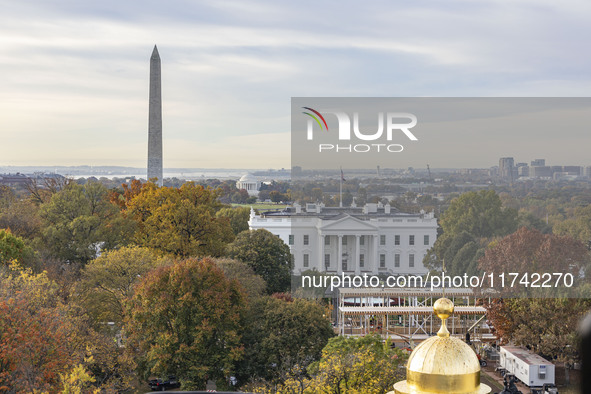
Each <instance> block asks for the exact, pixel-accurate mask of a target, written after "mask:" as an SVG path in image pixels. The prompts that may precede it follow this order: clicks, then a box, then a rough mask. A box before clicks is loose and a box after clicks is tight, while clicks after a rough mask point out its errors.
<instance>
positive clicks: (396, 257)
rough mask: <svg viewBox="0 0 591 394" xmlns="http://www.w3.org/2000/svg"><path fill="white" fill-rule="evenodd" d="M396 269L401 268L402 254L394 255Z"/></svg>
mask: <svg viewBox="0 0 591 394" xmlns="http://www.w3.org/2000/svg"><path fill="white" fill-rule="evenodd" d="M394 267H396V268H400V253H396V254H395V255H394Z"/></svg>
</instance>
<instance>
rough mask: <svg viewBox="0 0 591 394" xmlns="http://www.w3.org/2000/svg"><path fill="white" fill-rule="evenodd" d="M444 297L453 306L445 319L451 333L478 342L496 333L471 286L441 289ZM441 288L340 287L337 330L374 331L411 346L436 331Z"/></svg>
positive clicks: (355, 333)
mask: <svg viewBox="0 0 591 394" xmlns="http://www.w3.org/2000/svg"><path fill="white" fill-rule="evenodd" d="M444 292H445V297H447V298H449V299H451V300H452V301H453V303H454V305H455V310H454V314H453V316H452V317H450V318H449V319H448V322H447V327H448V329H449V331H450V333H451V335H454V336H458V337H462V339H464V338H466V337H467V335H466V334H467V333H469V334H470V336H469V337H470V341H477V342H480V343H484V342H492V341H495V340H496V336H495V335H494V334H493V333H492V332H491V329H490V327H489V326H488V324H487V323H486V309H485V308H484V307H483V306H481V305H482V300H481V299H479V298H477V297H475V296H474V293H473V292H472V290H471V289H445V290H444ZM441 296H442V291H441V289H439V290H438V291H437V292H432V291H430V290H429V289H422V288H412V289H387V288H383V289H382V288H340V289H339V297H338V323H337V325H338V329H339V334H340V335H343V336H364V335H367V334H370V333H378V334H380V335H381V336H382V337H383V338H389V339H390V340H391V341H392V342H394V343H396V344H399V345H402V346H404V344H407V345H408V346H409V347H413V346H414V344H416V343H418V342H421V341H422V340H424V339H427V338H429V337H430V336H433V335H435V334H436V333H437V331H438V330H439V327H440V325H441V321H440V320H439V319H434V318H433V316H434V315H433V303H434V302H435V301H436V300H437V299H438V298H440V297H441Z"/></svg>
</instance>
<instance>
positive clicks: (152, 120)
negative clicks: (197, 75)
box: [148, 45, 163, 186]
mask: <svg viewBox="0 0 591 394" xmlns="http://www.w3.org/2000/svg"><path fill="white" fill-rule="evenodd" d="M149 112H150V114H149V118H148V180H150V179H151V178H158V180H157V181H156V183H157V184H158V185H159V186H162V180H163V177H162V95H161V90H160V55H159V54H158V48H156V45H154V50H153V51H152V57H150V110H149Z"/></svg>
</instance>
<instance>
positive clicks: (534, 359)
mask: <svg viewBox="0 0 591 394" xmlns="http://www.w3.org/2000/svg"><path fill="white" fill-rule="evenodd" d="M499 367H500V368H499V369H500V370H501V371H502V372H503V373H504V374H512V375H514V376H515V377H516V378H517V379H519V380H521V381H522V382H523V383H524V384H525V385H526V386H528V387H529V388H531V389H532V392H537V391H535V390H536V389H538V388H540V389H542V388H547V387H552V386H554V384H555V381H554V376H555V375H554V372H555V370H554V364H552V363H551V362H550V361H547V360H545V359H544V358H542V357H540V356H538V355H537V354H534V353H532V352H530V351H529V350H527V349H524V348H522V347H517V346H501V351H500V357H499Z"/></svg>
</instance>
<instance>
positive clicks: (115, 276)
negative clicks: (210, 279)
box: [76, 246, 167, 327]
mask: <svg viewBox="0 0 591 394" xmlns="http://www.w3.org/2000/svg"><path fill="white" fill-rule="evenodd" d="M166 262H167V259H166V258H163V257H160V256H158V255H157V254H156V253H154V252H153V251H151V250H150V249H147V248H142V247H139V246H127V247H123V248H120V249H116V250H111V251H107V252H105V253H103V254H102V255H101V256H99V257H98V258H96V259H94V260H92V261H90V262H89V263H88V264H87V265H86V267H84V269H83V270H82V271H81V272H80V280H79V281H78V283H77V286H76V290H77V291H76V300H77V301H78V302H79V303H80V305H82V306H83V307H84V309H85V310H86V311H87V312H88V314H89V315H90V316H91V317H92V318H93V321H94V322H95V324H98V325H104V324H105V323H107V322H114V323H116V324H117V325H118V326H119V327H120V326H121V323H122V322H123V318H124V314H125V302H126V301H127V300H128V299H129V298H131V296H132V295H133V287H134V285H135V284H136V283H137V282H138V281H139V279H140V278H141V277H143V276H144V275H146V274H147V273H148V272H149V271H151V270H152V269H154V268H156V267H158V266H160V265H163V264H165V263H166Z"/></svg>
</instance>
